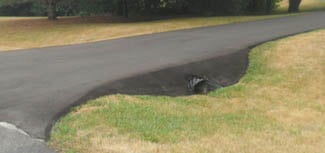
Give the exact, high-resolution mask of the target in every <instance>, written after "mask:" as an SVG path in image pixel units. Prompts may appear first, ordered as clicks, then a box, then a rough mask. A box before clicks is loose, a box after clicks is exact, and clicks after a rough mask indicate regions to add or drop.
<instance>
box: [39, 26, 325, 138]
mask: <svg viewBox="0 0 325 153" xmlns="http://www.w3.org/2000/svg"><path fill="white" fill-rule="evenodd" d="M259 21H261V20H259ZM234 24H238V23H234ZM219 26H225V25H219ZM211 27H215V26H209V27H203V28H211ZM201 28H202V27H201ZM194 29H197V28H194ZM320 29H323V28H318V29H313V30H306V31H302V32H299V33H295V34H290V35H285V36H281V37H277V38H274V39H270V40H267V41H263V42H259V43H257V44H255V45H252V46H249V47H247V48H244V49H240V50H238V51H236V52H231V53H228V54H226V55H221V56H217V57H212V58H208V59H203V60H201V61H196V62H190V63H188V64H182V65H178V66H172V67H169V68H164V69H161V70H156V71H152V72H147V73H142V74H137V75H134V76H130V77H127V78H122V79H120V80H116V81H113V82H107V83H105V84H104V85H100V86H98V87H95V88H93V89H92V90H90V91H89V92H88V93H87V94H85V95H84V96H82V97H81V98H79V99H78V100H77V101H75V102H74V103H73V104H72V105H70V106H67V107H66V108H65V109H64V110H62V111H60V112H59V113H58V114H56V115H55V116H54V117H53V118H52V120H51V122H49V124H48V125H47V127H46V130H45V132H46V133H45V141H46V142H47V141H49V140H50V137H51V132H52V129H53V127H54V126H55V123H56V122H57V121H59V120H60V118H62V117H63V116H66V115H67V114H68V113H70V112H71V111H72V109H73V108H74V107H77V106H80V105H82V104H85V103H87V102H88V101H89V100H92V99H96V98H99V97H101V96H108V95H113V94H129V95H153V96H171V97H177V96H187V95H190V94H189V93H187V92H186V86H184V82H179V81H180V78H179V76H184V74H185V75H186V74H190V73H196V74H198V73H199V74H203V73H205V74H207V73H209V74H208V77H209V78H213V80H216V81H218V82H221V84H222V85H223V86H225V87H227V86H231V85H234V84H236V83H238V82H239V81H240V79H241V78H242V77H243V76H244V75H245V74H246V71H247V68H248V67H249V53H250V51H251V50H252V49H254V48H255V47H257V46H259V45H261V44H264V43H267V42H271V41H275V40H280V39H283V38H287V37H291V36H295V35H298V34H303V33H308V32H311V31H317V30H320ZM185 30H191V29H185ZM181 31H184V30H181ZM171 32H172V31H171ZM135 37H137V36H135ZM119 39H125V38H119ZM95 43H96V42H95ZM238 57H240V58H241V59H240V60H241V62H239V63H238V64H239V66H240V67H237V68H238V70H237V72H236V74H235V76H233V77H232V78H231V79H230V80H225V78H224V77H225V76H220V73H219V74H218V72H219V70H217V69H214V68H215V67H214V66H220V64H221V65H222V64H225V63H222V62H221V63H220V62H219V63H218V61H219V60H220V59H223V58H226V59H227V58H230V59H231V58H237V59H238ZM225 62H227V60H226V61H225ZM228 62H229V61H228ZM216 63H217V64H216ZM231 63H233V61H231ZM242 64H244V65H242ZM211 65H214V66H213V67H212V66H211ZM202 66H205V68H207V69H202ZM206 66H209V67H206ZM222 66H223V65H222ZM237 66H238V65H237ZM211 69H212V71H210V70H211ZM224 71H225V70H224ZM177 72H179V73H177ZM227 72H228V71H227ZM166 73H168V75H167V76H172V77H173V76H174V77H178V78H176V79H175V78H174V79H172V77H171V78H169V79H168V80H177V81H173V82H171V83H169V82H168V81H167V82H161V80H160V79H157V78H155V77H157V76H158V78H163V77H162V76H166V75H162V74H166ZM171 73H172V74H171ZM228 73H231V72H228ZM216 74H217V75H219V76H216ZM148 79H149V80H148ZM181 79H182V80H183V81H184V78H183V77H182V78H181ZM162 80H165V81H166V79H162ZM130 85H131V87H129V86H130ZM143 85H147V88H146V87H143ZM174 85H177V86H176V87H175V86H174ZM171 86H173V87H172V88H171ZM137 87H138V88H140V90H137V89H135V88H137ZM166 87H169V88H166ZM179 90H181V91H180V92H179Z"/></svg>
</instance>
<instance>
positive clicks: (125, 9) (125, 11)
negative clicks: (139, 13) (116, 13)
mask: <svg viewBox="0 0 325 153" xmlns="http://www.w3.org/2000/svg"><path fill="white" fill-rule="evenodd" d="M123 16H124V17H126V18H128V17H129V7H128V2H127V0H123Z"/></svg>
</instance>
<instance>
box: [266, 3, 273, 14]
mask: <svg viewBox="0 0 325 153" xmlns="http://www.w3.org/2000/svg"><path fill="white" fill-rule="evenodd" d="M271 11H272V0H266V8H265V13H266V14H271Z"/></svg>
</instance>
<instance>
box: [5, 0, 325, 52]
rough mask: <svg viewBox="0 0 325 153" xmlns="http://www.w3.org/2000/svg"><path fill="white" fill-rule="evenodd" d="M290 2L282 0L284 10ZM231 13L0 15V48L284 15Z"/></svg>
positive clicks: (308, 1)
mask: <svg viewBox="0 0 325 153" xmlns="http://www.w3.org/2000/svg"><path fill="white" fill-rule="evenodd" d="M321 1H323V0H303V4H302V9H303V10H304V8H308V9H309V10H310V9H314V8H316V9H318V8H325V2H321ZM286 5H287V4H286V3H284V2H283V3H282V4H281V7H280V11H279V12H281V9H282V11H283V10H284V8H285V7H287V6H286ZM285 15H286V14H278V15H271V16H228V17H194V18H189V17H184V18H175V19H164V20H156V21H143V22H129V21H128V20H125V19H116V18H111V17H91V18H78V17H66V18H61V19H60V20H58V21H55V22H53V21H48V20H47V19H46V18H42V17H0V29H1V30H0V35H1V37H0V51H9V50H17V49H27V48H39V47H48V46H59V45H68V44H79V43H85V42H95V41H100V40H108V39H115V38H121V37H127V36H136V35H143V34H151V33H158V32H165V31H172V30H180V29H189V28H194V27H204V26H212V25H221V24H229V23H235V22H244V21H253V20H260V19H266V18H275V17H282V16H285Z"/></svg>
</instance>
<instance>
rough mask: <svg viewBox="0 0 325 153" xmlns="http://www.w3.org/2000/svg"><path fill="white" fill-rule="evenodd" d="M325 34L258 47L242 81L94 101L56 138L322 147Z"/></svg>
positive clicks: (188, 147) (121, 147)
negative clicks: (193, 91) (195, 91)
mask: <svg viewBox="0 0 325 153" xmlns="http://www.w3.org/2000/svg"><path fill="white" fill-rule="evenodd" d="M324 37H325V30H320V31H315V32H311V33H306V34H301V35H297V36H294V37H290V38H286V39H282V40H278V41H274V42H269V43H266V44H263V45H261V46H258V47H256V48H254V49H253V50H252V52H251V53H250V66H249V69H248V71H247V74H246V75H245V76H244V77H243V78H242V79H241V81H240V82H239V83H238V84H236V85H234V86H231V87H227V88H224V89H221V90H217V91H215V92H212V93H210V94H209V95H208V96H190V97H177V98H172V97H155V96H128V95H112V96H106V97H102V98H98V99H95V100H92V101H90V102H88V103H87V104H84V105H82V106H79V107H76V108H75V109H74V110H73V111H72V112H71V113H70V114H68V115H67V116H65V117H63V118H62V119H61V120H60V121H59V122H58V123H57V124H56V125H55V127H54V129H53V132H52V138H51V141H50V144H51V145H52V146H53V147H54V148H57V149H58V150H60V151H62V152H94V151H98V152H261V153H268V152H274V151H277V152H283V153H284V152H286V153H290V152H292V153H300V152H301V153H302V152H319V153H320V152H323V151H324V150H322V148H323V147H322V146H324V145H325V130H324V127H325V117H324V116H325V103H324V100H325V97H324V95H325V93H324V91H323V89H324V88H325V85H324V84H323V83H320V82H324V81H325V80H324V77H323V76H324V75H325V72H324V71H323V70H324V67H325V65H324V61H323V59H324V58H325V57H324V55H325V54H324V51H325V45H324V43H323V40H322V38H324ZM301 42H304V43H301ZM256 142H258V144H259V145H256ZM297 142H299V143H297Z"/></svg>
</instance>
